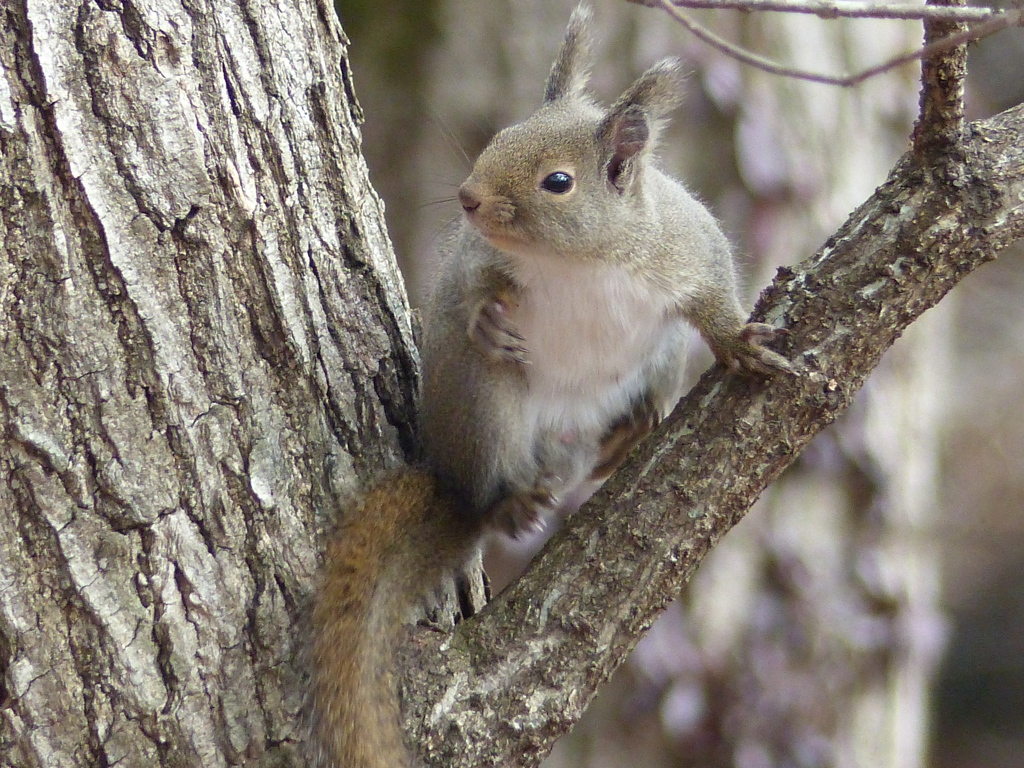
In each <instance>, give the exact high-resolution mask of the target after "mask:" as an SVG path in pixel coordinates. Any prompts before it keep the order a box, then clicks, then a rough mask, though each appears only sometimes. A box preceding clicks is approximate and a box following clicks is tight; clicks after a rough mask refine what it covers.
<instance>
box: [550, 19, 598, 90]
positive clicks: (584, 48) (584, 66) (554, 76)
mask: <svg viewBox="0 0 1024 768" xmlns="http://www.w3.org/2000/svg"><path fill="white" fill-rule="evenodd" d="M592 15H593V14H592V13H591V11H590V6H588V5H586V4H585V3H580V4H579V5H577V6H576V8H575V10H574V11H573V12H572V16H570V17H569V26H568V27H567V28H566V30H565V37H564V38H563V39H562V47H561V48H560V49H559V51H558V58H556V59H555V63H554V64H553V65H552V66H551V74H550V75H548V82H547V84H546V85H545V86H544V101H545V102H550V101H557V100H558V99H563V98H565V97H566V96H578V95H579V94H581V93H582V92H583V89H584V88H585V87H586V85H587V78H588V77H589V76H590V20H591V17H592Z"/></svg>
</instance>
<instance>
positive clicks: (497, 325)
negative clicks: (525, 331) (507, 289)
mask: <svg viewBox="0 0 1024 768" xmlns="http://www.w3.org/2000/svg"><path fill="white" fill-rule="evenodd" d="M513 305H514V304H513V301H512V300H510V299H508V298H506V297H504V296H501V295H498V296H492V297H489V298H487V299H484V300H483V301H481V302H480V303H479V304H478V305H477V307H476V311H474V312H473V319H472V320H471V321H470V324H469V337H470V338H471V339H473V341H475V342H476V343H477V344H478V345H479V346H480V348H481V349H482V350H483V351H484V352H485V353H486V354H487V356H488V357H491V358H493V359H495V360H505V361H508V362H513V363H520V364H523V365H526V364H528V363H529V359H528V354H529V353H528V351H527V349H526V346H525V344H524V342H525V339H523V337H522V336H521V335H520V333H519V329H518V328H516V326H515V323H513V322H512V320H511V318H509V316H508V313H509V307H510V306H513Z"/></svg>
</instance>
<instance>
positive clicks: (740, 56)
mask: <svg viewBox="0 0 1024 768" xmlns="http://www.w3.org/2000/svg"><path fill="white" fill-rule="evenodd" d="M684 1H685V2H688V1H689V0H684ZM701 1H702V2H705V1H707V0H701ZM755 1H756V0H755ZM629 2H638V0H629ZM746 3H747V0H742V2H740V1H739V0H737V5H746ZM640 4H641V5H647V6H649V7H657V8H661V9H663V10H664V11H665V12H666V13H668V14H669V15H670V16H671V17H672V18H674V19H675V20H676V21H678V22H679V23H680V24H682V25H683V26H684V27H686V29H688V30H689V31H690V32H691V33H692V34H693V36H694V37H696V38H698V39H700V40H703V41H704V42H705V43H707V44H708V45H710V46H711V47H713V48H715V49H717V50H719V51H721V52H722V53H724V54H726V55H727V56H730V57H732V58H734V59H736V60H737V61H741V62H743V63H744V64H749V65H750V66H752V67H757V68H758V69H760V70H763V71H765V72H768V73H770V74H773V75H780V76H782V77H792V78H795V79H797V80H808V81H810V82H812V83H823V84H825V85H838V86H842V87H844V88H849V87H851V86H854V85H857V84H859V83H862V82H864V81H865V80H868V79H869V78H872V77H875V76H876V75H880V74H882V73H883V72H888V71H889V70H891V69H895V68H896V67H898V66H900V65H901V64H906V63H907V62H909V61H915V60H917V59H921V58H926V57H930V56H935V55H937V54H939V53H942V52H943V51H947V50H949V49H951V48H954V47H955V46H957V45H963V44H964V43H968V42H971V41H972V40H979V39H981V38H983V37H987V36H988V35H991V34H993V33H995V32H998V31H1000V30H1002V29H1006V28H1007V27H1014V26H1021V25H1022V23H1024V11H1022V10H1021V9H1019V8H1018V9H1014V10H1011V11H1006V12H1003V13H998V14H996V15H993V16H990V17H989V18H988V20H986V21H983V22H981V23H979V24H975V25H974V26H973V27H971V28H970V29H967V30H965V31H962V32H958V33H955V34H952V35H949V36H948V37H943V38H941V39H938V40H935V41H934V42H930V43H929V44H928V45H925V46H924V47H923V48H920V49H919V50H916V51H909V52H907V53H904V54H900V55H899V56H895V57H893V58H891V59H888V60H887V61H884V62H882V63H881V64H877V65H875V66H873V67H869V68H868V69H865V70H862V71H860V72H857V73H856V74H853V75H825V74H821V73H819V72H811V71H808V70H804V69H797V68H795V67H789V66H786V65H785V64H780V63H778V62H776V61H772V60H771V59H767V58H765V57H763V56H759V55H758V54H756V53H753V52H752V51H748V50H747V49H745V48H742V47H740V46H738V45H736V44H735V43H730V42H729V41H728V40H725V39H724V38H721V37H719V36H718V35H716V34H715V33H714V32H712V31H711V30H709V29H707V28H706V27H704V26H702V25H700V24H698V23H697V22H696V21H694V20H693V19H692V18H690V17H689V16H688V15H687V14H685V13H683V12H682V11H681V10H679V8H678V7H677V5H683V2H678V0H677V2H675V3H674V2H672V0H644V2H641V3H640ZM926 7H940V6H926ZM922 10H924V9H923V8H922ZM956 10H965V9H963V8H957V9H956ZM944 21H945V20H944Z"/></svg>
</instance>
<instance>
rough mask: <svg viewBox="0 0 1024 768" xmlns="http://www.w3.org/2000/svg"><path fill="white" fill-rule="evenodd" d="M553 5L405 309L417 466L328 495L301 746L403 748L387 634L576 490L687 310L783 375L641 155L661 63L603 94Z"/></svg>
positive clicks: (713, 256)
mask: <svg viewBox="0 0 1024 768" xmlns="http://www.w3.org/2000/svg"><path fill="white" fill-rule="evenodd" d="M589 23H590V11H589V9H588V8H587V7H586V6H584V5H581V6H579V7H577V8H576V10H575V11H574V12H573V14H572V17H571V19H570V22H569V26H568V29H567V31H566V34H565V38H564V40H563V43H562V47H561V49H560V52H559V54H558V57H557V59H556V61H555V63H554V66H553V67H552V70H551V74H550V76H549V78H548V81H547V85H546V88H545V92H544V103H543V105H542V106H541V108H540V109H539V110H537V112H535V113H534V114H533V115H531V116H530V117H529V118H528V119H527V120H525V121H524V122H522V123H519V124H517V125H513V126H511V127H509V128H506V129H504V130H502V131H501V132H499V133H498V134H497V135H496V136H495V137H494V139H493V140H492V141H491V143H490V144H489V145H488V146H487V147H486V148H485V149H484V151H483V152H482V153H481V155H480V157H479V158H478V159H477V161H476V163H475V165H474V167H473V171H472V173H471V175H470V176H469V178H468V179H467V180H466V182H465V183H464V184H463V185H462V186H461V188H460V190H459V201H460V203H461V204H462V208H463V210H464V212H465V217H464V219H463V222H462V224H461V225H460V226H459V227H458V228H457V230H456V231H455V233H454V234H453V236H452V237H451V238H450V240H449V241H448V243H447V245H446V249H445V252H444V253H443V254H442V261H441V265H440V269H439V273H438V277H437V281H436V286H435V288H434V290H433V292H432V294H431V296H430V299H429V300H428V302H427V305H426V307H425V311H424V334H423V345H422V357H423V382H422V391H421V403H420V416H421V424H420V434H421V438H422V442H423V454H424V462H423V466H422V467H420V468H410V469H405V470H402V471H400V472H397V473H394V474H392V475H390V476H389V477H386V478H385V479H384V480H383V481H382V482H381V483H380V484H379V485H378V486H377V487H375V488H373V489H371V490H370V491H369V492H368V493H367V494H365V495H364V496H363V497H362V498H361V499H360V500H358V501H357V503H356V504H355V505H354V507H353V508H352V509H349V510H346V513H345V515H344V517H343V520H342V523H341V525H340V528H339V532H338V535H337V536H336V537H335V538H334V540H333V541H332V543H331V544H330V546H329V548H328V551H327V553H326V555H325V576H324V585H323V587H322V589H321V592H320V594H319V595H318V598H317V601H316V604H315V606H314V609H313V616H312V620H313V627H314V638H313V654H312V662H313V672H312V681H311V689H310V700H311V712H312V718H313V723H312V726H313V736H314V738H313V744H314V745H315V747H314V751H315V754H314V755H313V761H314V764H316V765H321V766H333V767H334V768H385V767H386V768H394V767H395V766H398V765H409V764H410V762H411V761H410V757H409V755H408V752H407V751H406V749H405V747H404V745H403V742H402V731H401V728H400V725H399V715H400V712H399V705H398V699H397V693H396V691H395V686H394V682H393V674H394V671H393V669H392V667H393V661H392V648H393V646H394V644H395V643H396V642H397V639H398V637H399V636H400V630H401V627H402V623H403V621H404V620H405V618H406V616H407V615H408V614H409V611H410V610H411V608H412V607H413V606H415V605H416V604H417V603H418V601H419V600H420V599H421V598H422V596H423V595H424V593H425V592H426V591H428V590H429V589H431V588H432V587H434V586H436V585H437V584H439V583H440V582H441V580H442V578H443V577H444V576H445V575H446V574H447V573H450V572H452V571H453V570H455V569H457V568H458V567H459V566H461V565H462V564H464V563H465V561H466V560H467V559H468V558H469V557H470V556H471V554H472V553H473V552H474V551H475V550H476V549H477V548H478V547H479V546H480V544H481V541H482V540H483V538H484V537H485V536H487V535H488V534H489V533H490V532H491V531H501V532H504V533H506V534H510V535H513V536H515V535H518V534H520V533H521V532H523V531H524V530H527V529H530V528H535V527H538V526H539V525H540V524H541V522H542V521H543V519H544V518H545V517H546V516H547V515H548V514H550V513H552V512H554V511H556V510H566V509H568V510H571V509H574V508H575V507H577V506H579V504H581V503H582V502H583V501H584V500H585V499H586V498H587V497H588V496H589V495H590V494H591V493H593V491H594V490H595V489H596V488H597V487H598V486H599V485H600V483H601V482H602V481H603V480H604V479H605V478H607V477H608V476H609V475H610V474H611V472H612V471H613V470H614V469H615V468H616V467H617V466H618V464H619V463H621V462H622V460H623V459H624V458H625V456H626V454H627V453H628V452H629V450H630V448H632V447H633V445H635V444H636V442H637V441H639V440H640V439H642V438H643V436H644V435H646V434H647V433H648V432H649V431H650V430H651V429H652V428H653V427H654V426H655V425H656V424H657V423H658V421H659V420H660V419H661V418H662V417H664V416H665V415H666V414H667V413H668V411H670V410H671V409H672V407H673V406H674V405H675V403H676V402H677V400H678V399H679V397H680V395H681V394H682V392H681V389H682V386H683V374H684V359H685V344H684V340H685V336H686V333H687V326H688V325H692V326H694V327H696V329H697V330H698V331H699V332H700V334H701V336H702V337H703V338H704V339H705V340H706V341H707V343H708V345H709V346H710V347H711V349H712V351H713V352H714V354H715V356H716V358H717V359H718V360H719V361H720V362H721V363H723V364H724V365H726V366H727V367H728V368H729V369H732V370H737V371H744V372H748V373H753V374H756V375H762V376H770V375H772V374H775V373H778V372H787V373H788V372H792V366H791V365H790V363H789V362H788V361H787V360H786V358H784V357H783V356H782V355H780V354H778V353H776V352H773V351H771V350H769V349H767V348H766V347H764V346H762V342H764V341H766V340H769V339H772V338H774V337H775V335H776V331H775V329H774V328H772V327H771V326H768V325H764V324H761V323H747V322H746V320H745V316H744V313H743V311H742V308H741V306H740V303H739V300H738V297H737V290H736V277H735V272H734V266H733V261H732V256H731V251H730V247H729V243H728V241H727V240H726V238H725V236H724V235H723V234H722V231H721V229H720V228H719V226H718V224H717V223H716V221H715V219H714V218H713V217H712V215H711V214H710V213H709V212H708V211H707V209H706V208H704V206H703V205H701V204H700V203H699V202H697V201H696V200H695V199H694V198H693V197H691V196H690V194H689V193H688V192H687V191H686V190H685V188H684V187H683V186H682V185H681V184H679V183H678V182H677V181H675V180H673V179H671V178H670V177H668V176H667V175H665V174H664V173H663V172H662V171H660V170H659V169H658V168H657V167H655V166H654V164H653V163H652V161H651V155H652V149H653V147H654V145H655V143H656V140H657V137H658V133H659V128H660V124H661V121H662V119H663V118H664V116H665V115H666V114H667V113H668V112H669V111H670V110H671V109H673V108H674V107H675V106H677V104H678V102H679V90H680V86H681V75H680V72H679V64H678V62H677V61H675V60H665V61H662V62H660V63H658V64H655V65H654V66H653V67H651V68H650V69H648V70H647V71H646V72H644V73H643V74H642V75H641V76H640V77H639V78H638V79H637V80H636V81H635V82H634V83H633V84H632V85H631V86H630V87H629V88H628V89H627V90H626V92H625V93H624V94H623V95H622V96H621V97H620V98H619V99H618V100H617V101H616V102H615V104H614V105H612V107H611V108H610V109H603V108H601V107H600V106H598V105H597V103H596V102H595V101H594V100H593V99H592V98H591V97H590V96H589V95H588V94H587V93H586V92H585V90H584V89H585V85H586V81H587V74H588V58H589V51H588V48H587V46H588V39H587V38H588V27H589Z"/></svg>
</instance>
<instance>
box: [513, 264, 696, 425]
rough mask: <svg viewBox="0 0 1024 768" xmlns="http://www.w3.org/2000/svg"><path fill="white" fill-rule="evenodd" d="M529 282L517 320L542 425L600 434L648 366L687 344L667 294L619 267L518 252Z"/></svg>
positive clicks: (523, 278)
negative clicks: (532, 256) (533, 256)
mask: <svg viewBox="0 0 1024 768" xmlns="http://www.w3.org/2000/svg"><path fill="white" fill-rule="evenodd" d="M519 260H521V261H520V263H519V267H520V269H519V270H518V271H517V278H518V280H519V281H520V284H521V285H523V286H524V288H525V289H526V290H525V291H524V298H523V300H522V302H521V304H520V306H519V307H518V308H517V309H516V310H514V312H513V320H514V322H515V324H516V326H517V327H518V329H519V331H520V332H521V333H522V335H523V337H524V339H525V341H526V347H527V349H528V350H529V359H530V365H529V366H528V367H527V370H526V374H527V378H528V380H529V386H530V397H529V402H530V405H529V407H530V409H531V411H532V413H531V414H527V418H528V419H532V420H533V421H534V423H535V425H536V427H537V429H539V430H544V429H555V430H557V431H558V432H560V433H566V434H593V433H595V432H596V433H598V434H600V433H603V431H604V430H605V429H606V428H607V427H608V426H609V425H610V423H611V422H612V420H614V419H616V418H619V417H620V416H621V415H622V414H624V413H625V412H626V410H627V409H628V408H629V406H630V404H631V401H632V400H633V399H634V398H635V397H636V396H637V395H638V394H639V393H640V392H641V391H643V389H644V388H645V378H646V375H645V370H650V368H651V367H652V366H653V367H657V366H658V365H659V364H663V363H664V362H666V358H667V357H668V356H670V355H671V354H672V353H673V352H675V351H677V349H678V347H679V346H680V345H682V344H684V343H685V339H686V324H685V322H684V321H683V319H682V318H681V317H679V316H678V314H676V313H675V312H674V311H673V309H674V307H675V306H676V305H677V302H678V300H679V296H678V295H674V296H669V295H667V294H666V293H664V292H662V291H658V290H656V289H655V288H654V287H652V286H649V285H646V284H645V283H643V282H642V281H641V280H639V279H638V278H637V277H636V276H635V275H632V274H629V273H628V272H627V271H626V270H625V269H623V268H622V267H617V266H608V265H600V264H593V263H589V264H579V263H571V262H566V261H564V260H557V259H554V258H549V257H537V258H529V259H524V258H523V256H522V255H520V256H519Z"/></svg>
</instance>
